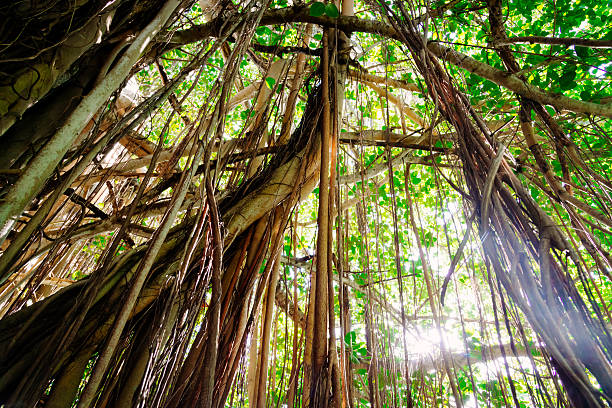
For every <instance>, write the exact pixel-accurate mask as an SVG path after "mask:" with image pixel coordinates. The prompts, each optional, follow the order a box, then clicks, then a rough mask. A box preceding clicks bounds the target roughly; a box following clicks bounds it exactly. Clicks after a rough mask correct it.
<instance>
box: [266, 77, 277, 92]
mask: <svg viewBox="0 0 612 408" xmlns="http://www.w3.org/2000/svg"><path fill="white" fill-rule="evenodd" d="M275 83H276V79H274V78H272V77H267V78H266V85H267V86H268V88H270V89H272V90H274V84H275Z"/></svg>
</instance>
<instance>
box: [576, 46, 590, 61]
mask: <svg viewBox="0 0 612 408" xmlns="http://www.w3.org/2000/svg"><path fill="white" fill-rule="evenodd" d="M574 51H575V52H576V55H577V56H578V58H580V59H586V58H589V55H590V52H589V49H588V48H587V47H581V46H576V47H575V48H574Z"/></svg>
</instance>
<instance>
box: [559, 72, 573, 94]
mask: <svg viewBox="0 0 612 408" xmlns="http://www.w3.org/2000/svg"><path fill="white" fill-rule="evenodd" d="M575 79H576V67H571V68H568V69H566V70H564V72H563V75H561V78H559V86H560V87H561V89H563V90H564V91H568V90H570V89H574V88H575V87H576V81H575Z"/></svg>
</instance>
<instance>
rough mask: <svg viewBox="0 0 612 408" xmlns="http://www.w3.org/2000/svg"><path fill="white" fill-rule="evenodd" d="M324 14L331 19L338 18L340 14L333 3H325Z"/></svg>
mask: <svg viewBox="0 0 612 408" xmlns="http://www.w3.org/2000/svg"><path fill="white" fill-rule="evenodd" d="M325 14H326V15H327V16H328V17H331V18H338V17H340V12H339V11H338V7H336V5H335V4H334V3H327V4H326V5H325Z"/></svg>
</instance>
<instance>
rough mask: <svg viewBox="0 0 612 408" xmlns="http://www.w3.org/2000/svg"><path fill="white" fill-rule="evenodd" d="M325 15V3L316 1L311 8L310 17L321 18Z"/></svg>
mask: <svg viewBox="0 0 612 408" xmlns="http://www.w3.org/2000/svg"><path fill="white" fill-rule="evenodd" d="M323 14H325V3H321V2H320V1H315V2H314V3H312V5H311V6H310V15H311V16H312V17H321V16H322V15H323Z"/></svg>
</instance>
